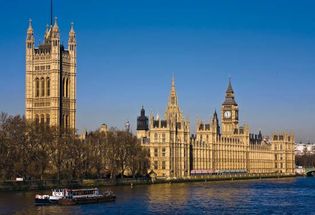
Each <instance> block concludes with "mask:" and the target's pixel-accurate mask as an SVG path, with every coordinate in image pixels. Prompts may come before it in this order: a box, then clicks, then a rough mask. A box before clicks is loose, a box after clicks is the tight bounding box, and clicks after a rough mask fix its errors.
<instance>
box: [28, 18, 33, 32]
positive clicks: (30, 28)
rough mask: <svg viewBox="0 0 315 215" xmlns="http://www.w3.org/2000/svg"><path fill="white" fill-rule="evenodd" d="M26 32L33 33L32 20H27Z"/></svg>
mask: <svg viewBox="0 0 315 215" xmlns="http://www.w3.org/2000/svg"><path fill="white" fill-rule="evenodd" d="M27 31H28V32H30V31H32V32H33V26H32V19H31V18H30V19H29V20H28V29H27Z"/></svg>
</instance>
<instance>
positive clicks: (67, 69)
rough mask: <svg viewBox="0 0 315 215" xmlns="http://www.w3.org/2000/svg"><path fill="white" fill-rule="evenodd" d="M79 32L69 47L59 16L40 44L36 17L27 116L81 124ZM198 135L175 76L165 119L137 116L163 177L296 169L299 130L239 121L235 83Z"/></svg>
mask: <svg viewBox="0 0 315 215" xmlns="http://www.w3.org/2000/svg"><path fill="white" fill-rule="evenodd" d="M76 45H77V43H76V34H75V31H74V27H73V24H71V27H70V31H69V38H68V46H67V48H65V47H64V46H63V45H62V44H61V43H60V31H59V27H58V22H57V19H55V22H54V24H53V23H51V25H48V26H47V27H46V31H45V34H44V40H43V42H42V43H41V44H40V45H39V46H38V47H35V38H34V29H33V27H32V22H31V20H30V22H29V27H28V29H27V36H26V80H25V81H26V83H25V106H26V107H25V117H26V120H29V121H34V122H36V123H44V124H47V125H49V126H57V127H60V128H65V129H75V125H76V67H77V66H76V65H77V62H76V58H77V57H76ZM196 129H197V130H196V134H192V133H191V131H190V122H189V120H187V119H186V118H185V117H184V115H183V113H182V112H181V110H180V106H179V101H178V97H177V94H176V89H175V80H174V79H173V80H172V84H171V91H170V96H169V99H168V103H167V107H166V111H165V115H164V119H162V118H159V117H156V118H154V117H153V116H150V119H149V118H148V117H147V116H146V115H145V110H144V108H142V110H141V114H140V116H139V117H138V119H137V138H138V139H139V141H140V142H141V145H142V146H143V147H144V148H145V149H147V151H148V155H149V160H150V168H149V170H148V171H151V172H154V173H155V174H156V175H157V176H158V177H165V178H168V177H175V178H181V177H189V176H191V175H194V174H213V173H224V172H230V173H231V172H235V173H237V172H239V173H242V172H248V173H274V172H278V173H294V168H295V157H294V135H293V134H289V133H274V134H273V135H272V136H271V137H264V136H263V135H262V134H261V133H259V134H256V135H255V134H250V129H249V127H248V126H247V125H244V126H240V125H239V106H238V104H237V102H236V99H235V95H234V90H233V88H232V84H231V82H229V84H228V87H227V90H226V95H225V99H224V102H223V104H222V107H221V113H220V114H218V113H217V112H214V113H213V116H212V118H211V119H207V120H205V121H198V122H197V125H196Z"/></svg>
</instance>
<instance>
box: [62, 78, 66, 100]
mask: <svg viewBox="0 0 315 215" xmlns="http://www.w3.org/2000/svg"><path fill="white" fill-rule="evenodd" d="M65 90H66V89H65V78H63V79H62V97H65Z"/></svg>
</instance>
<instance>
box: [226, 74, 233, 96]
mask: <svg viewBox="0 0 315 215" xmlns="http://www.w3.org/2000/svg"><path fill="white" fill-rule="evenodd" d="M226 92H227V93H234V91H233V87H232V83H231V78H229V85H228V88H227V90H226Z"/></svg>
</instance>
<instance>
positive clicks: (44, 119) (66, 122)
mask: <svg viewBox="0 0 315 215" xmlns="http://www.w3.org/2000/svg"><path fill="white" fill-rule="evenodd" d="M35 123H36V125H39V124H42V125H44V124H46V125H50V115H49V114H46V115H45V114H40V115H39V114H36V115H35ZM62 127H63V128H67V129H68V128H69V127H70V117H69V115H67V114H64V115H63V116H62Z"/></svg>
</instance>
